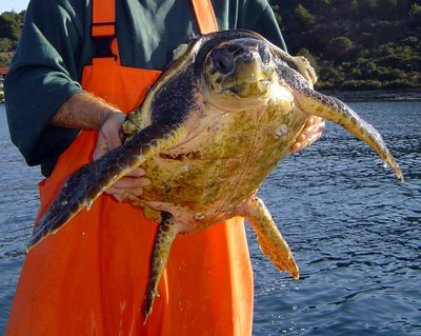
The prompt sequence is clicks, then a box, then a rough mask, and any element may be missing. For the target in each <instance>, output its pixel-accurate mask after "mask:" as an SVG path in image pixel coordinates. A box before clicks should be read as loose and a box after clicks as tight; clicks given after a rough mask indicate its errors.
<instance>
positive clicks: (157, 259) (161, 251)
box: [143, 212, 180, 323]
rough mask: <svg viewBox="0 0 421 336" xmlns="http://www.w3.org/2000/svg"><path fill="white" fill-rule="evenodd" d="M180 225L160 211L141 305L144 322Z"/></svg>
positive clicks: (157, 294)
mask: <svg viewBox="0 0 421 336" xmlns="http://www.w3.org/2000/svg"><path fill="white" fill-rule="evenodd" d="M179 228H180V226H179V225H177V223H175V218H174V216H173V215H172V214H170V213H169V212H162V214H161V223H160V224H159V227H158V232H157V234H156V237H155V242H154V246H153V252H152V256H151V274H150V276H149V282H148V287H147V290H146V295H145V302H144V306H143V318H144V323H146V320H147V319H148V317H149V315H150V314H151V313H152V306H153V302H154V300H155V297H157V296H159V293H158V284H159V281H160V279H161V276H162V273H163V272H164V269H165V267H166V265H167V261H168V256H169V254H170V250H171V246H172V243H173V241H174V239H175V237H177V234H178V233H179Z"/></svg>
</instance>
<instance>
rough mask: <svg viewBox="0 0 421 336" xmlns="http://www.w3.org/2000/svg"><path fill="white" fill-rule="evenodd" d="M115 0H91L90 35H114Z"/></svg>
mask: <svg viewBox="0 0 421 336" xmlns="http://www.w3.org/2000/svg"><path fill="white" fill-rule="evenodd" d="M115 7H116V6H115V0H92V28H91V29H92V32H91V33H92V36H93V37H106V36H115Z"/></svg>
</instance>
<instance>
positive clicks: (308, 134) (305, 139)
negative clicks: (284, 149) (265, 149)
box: [291, 116, 326, 153]
mask: <svg viewBox="0 0 421 336" xmlns="http://www.w3.org/2000/svg"><path fill="white" fill-rule="evenodd" d="M325 127H326V124H325V121H324V119H322V118H320V117H316V116H311V117H309V118H307V120H306V123H305V125H304V128H303V130H302V131H301V133H300V135H299V136H298V137H297V139H296V142H295V143H294V144H293V145H292V147H291V153H296V152H299V151H302V150H303V149H304V148H306V147H308V146H310V145H312V144H313V143H314V142H316V141H317V140H318V139H319V138H320V137H321V135H322V133H323V131H324V129H325Z"/></svg>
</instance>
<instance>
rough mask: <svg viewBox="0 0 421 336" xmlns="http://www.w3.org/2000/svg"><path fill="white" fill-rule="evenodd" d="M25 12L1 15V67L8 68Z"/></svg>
mask: <svg viewBox="0 0 421 336" xmlns="http://www.w3.org/2000/svg"><path fill="white" fill-rule="evenodd" d="M24 15H25V12H24V11H23V12H21V13H14V12H4V13H2V14H1V15H0V66H6V65H7V64H8V63H9V62H10V59H11V57H12V52H13V50H14V49H15V48H16V45H17V43H18V40H19V36H20V30H21V27H22V23H23V18H24Z"/></svg>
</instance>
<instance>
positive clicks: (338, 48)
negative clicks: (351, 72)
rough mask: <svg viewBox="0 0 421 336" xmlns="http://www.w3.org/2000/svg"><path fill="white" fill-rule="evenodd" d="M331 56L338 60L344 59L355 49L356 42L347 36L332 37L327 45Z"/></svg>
mask: <svg viewBox="0 0 421 336" xmlns="http://www.w3.org/2000/svg"><path fill="white" fill-rule="evenodd" d="M326 49H327V51H328V54H329V56H331V57H332V58H334V59H337V60H344V59H346V58H347V56H349V55H350V53H351V51H352V50H353V49H354V43H353V42H352V41H351V40H350V39H349V38H347V37H345V36H339V37H335V38H333V39H331V40H330V41H329V43H328V44H327V47H326Z"/></svg>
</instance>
